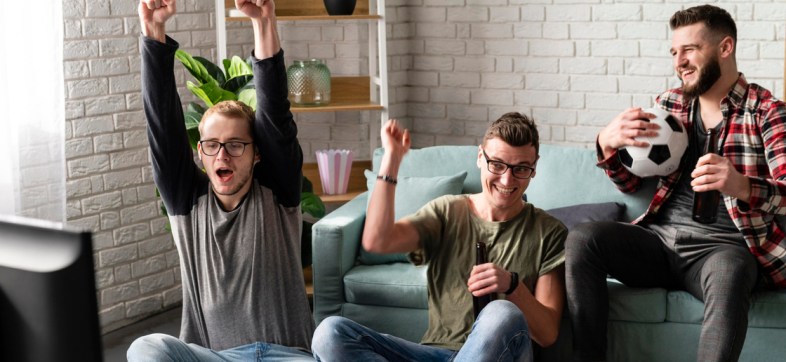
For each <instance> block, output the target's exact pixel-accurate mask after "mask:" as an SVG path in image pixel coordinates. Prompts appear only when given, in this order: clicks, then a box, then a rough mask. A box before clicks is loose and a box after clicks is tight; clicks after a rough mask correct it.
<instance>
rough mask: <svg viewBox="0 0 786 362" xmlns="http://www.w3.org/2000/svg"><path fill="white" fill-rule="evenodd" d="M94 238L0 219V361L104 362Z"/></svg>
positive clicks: (25, 221) (50, 225)
mask: <svg viewBox="0 0 786 362" xmlns="http://www.w3.org/2000/svg"><path fill="white" fill-rule="evenodd" d="M102 359H103V356H102V351H101V331H100V327H99V323H98V305H97V302H96V287H95V274H94V268H93V248H92V235H91V233H90V232H85V231H77V230H73V229H69V228H65V227H63V226H62V225H61V224H59V223H52V222H47V221H42V220H32V219H26V218H20V217H9V216H0V361H20V362H24V361H35V362H39V361H40V362H48V361H58V362H59V361H101V360H102Z"/></svg>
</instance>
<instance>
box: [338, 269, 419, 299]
mask: <svg viewBox="0 0 786 362" xmlns="http://www.w3.org/2000/svg"><path fill="white" fill-rule="evenodd" d="M426 270H427V267H425V266H419V267H416V266H414V265H412V264H410V263H391V264H385V265H373V266H372V265H357V266H355V267H354V268H352V269H351V270H350V271H349V272H347V274H345V275H344V295H345V296H346V300H347V302H349V303H354V304H361V305H378V306H385V307H400V308H419V309H428V300H427V295H428V291H427V289H426Z"/></svg>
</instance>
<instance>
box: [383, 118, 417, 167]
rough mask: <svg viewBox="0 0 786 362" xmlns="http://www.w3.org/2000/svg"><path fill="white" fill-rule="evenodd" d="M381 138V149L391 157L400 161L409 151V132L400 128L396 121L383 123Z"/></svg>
mask: <svg viewBox="0 0 786 362" xmlns="http://www.w3.org/2000/svg"><path fill="white" fill-rule="evenodd" d="M380 137H381V138H382V147H384V148H385V152H386V153H388V152H390V154H391V155H393V156H397V158H398V159H399V160H400V159H401V158H402V157H404V155H405V154H406V153H407V152H408V151H409V147H410V146H411V144H412V141H411V140H410V138H409V130H408V129H405V128H402V127H401V125H399V123H398V121H397V120H395V119H390V120H388V121H387V122H385V125H384V126H382V130H381V131H380Z"/></svg>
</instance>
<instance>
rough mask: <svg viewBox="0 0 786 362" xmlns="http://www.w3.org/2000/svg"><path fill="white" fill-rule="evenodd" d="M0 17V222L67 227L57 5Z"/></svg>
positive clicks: (12, 10)
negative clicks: (19, 219) (11, 218)
mask: <svg viewBox="0 0 786 362" xmlns="http://www.w3.org/2000/svg"><path fill="white" fill-rule="evenodd" d="M34 3H35V5H33V2H29V1H5V2H3V10H2V11H0V214H6V215H7V214H11V215H19V216H27V217H33V218H38V219H46V220H52V221H60V222H64V221H65V202H66V195H65V178H66V173H65V155H64V153H65V146H64V144H65V128H66V124H65V91H64V80H63V4H62V1H60V0H55V1H43V2H42V1H36V2H34Z"/></svg>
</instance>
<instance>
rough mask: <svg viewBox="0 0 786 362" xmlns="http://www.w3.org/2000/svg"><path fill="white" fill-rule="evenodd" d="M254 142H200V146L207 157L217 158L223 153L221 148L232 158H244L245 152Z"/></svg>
mask: <svg viewBox="0 0 786 362" xmlns="http://www.w3.org/2000/svg"><path fill="white" fill-rule="evenodd" d="M251 143H253V142H240V141H230V142H218V141H199V144H200V145H202V153H204V154H205V156H215V155H217V154H218V152H219V151H221V147H224V149H225V150H226V151H227V153H228V154H229V155H230V156H232V157H240V156H243V152H244V151H245V150H246V146H247V145H250V144H251Z"/></svg>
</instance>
